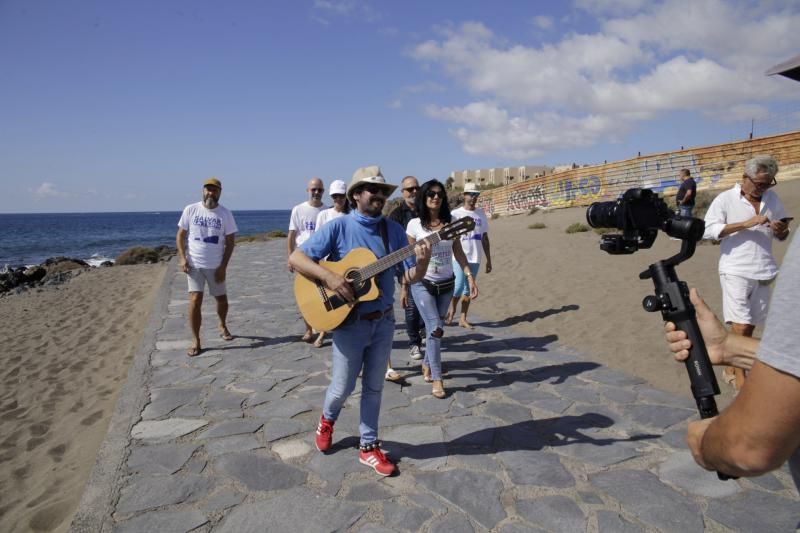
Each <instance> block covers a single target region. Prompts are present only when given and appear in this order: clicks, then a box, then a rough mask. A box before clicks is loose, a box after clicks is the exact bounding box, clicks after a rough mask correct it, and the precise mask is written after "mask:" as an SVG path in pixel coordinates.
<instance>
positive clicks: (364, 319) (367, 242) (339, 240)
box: [289, 166, 431, 476]
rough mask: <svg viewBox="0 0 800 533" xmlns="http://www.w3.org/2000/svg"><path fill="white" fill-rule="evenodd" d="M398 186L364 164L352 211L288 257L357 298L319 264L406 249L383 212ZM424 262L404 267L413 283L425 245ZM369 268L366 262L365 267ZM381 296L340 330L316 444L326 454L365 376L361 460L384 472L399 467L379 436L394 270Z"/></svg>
mask: <svg viewBox="0 0 800 533" xmlns="http://www.w3.org/2000/svg"><path fill="white" fill-rule="evenodd" d="M396 188H397V186H396V185H390V184H388V183H386V179H385V178H384V177H383V175H382V174H381V170H380V168H379V167H377V166H370V167H364V168H359V169H358V170H356V172H355V174H353V179H352V181H351V182H350V186H349V187H348V189H347V198H348V200H349V201H350V205H351V206H352V207H353V210H352V211H350V213H349V214H348V215H346V216H343V217H339V218H337V219H334V220H332V221H330V222H328V223H327V224H325V225H324V226H322V227H321V228H319V231H317V232H316V233H315V234H314V235H313V236H312V237H311V238H310V239H308V240H307V241H306V242H304V243H303V244H302V245H300V246H299V247H298V248H297V249H296V250H295V251H294V253H292V255H291V256H290V257H289V264H290V265H291V266H293V267H294V268H295V269H296V270H297V271H298V272H300V273H301V274H303V275H304V276H306V277H308V278H311V279H317V280H319V281H321V282H322V283H323V284H324V285H325V287H327V288H328V290H331V291H334V292H336V294H337V295H338V296H340V297H341V298H343V299H345V300H347V301H348V302H352V301H354V299H355V297H354V294H353V287H352V286H351V285H350V283H349V282H348V281H347V280H346V279H345V278H344V277H343V276H341V275H339V274H337V273H335V272H333V271H331V270H328V269H327V268H325V267H323V266H322V265H320V264H319V261H320V260H321V259H323V258H325V257H327V258H328V260H329V261H341V260H342V259H343V258H344V257H345V256H346V255H347V253H348V252H350V251H351V250H352V249H354V248H367V249H369V250H370V251H371V252H372V253H374V254H375V256H376V257H378V258H380V257H383V256H385V255H388V254H389V253H391V252H394V251H396V250H400V249H403V248H405V247H406V246H407V245H408V241H407V239H406V236H405V230H404V229H403V228H402V227H401V226H400V225H399V224H397V223H395V222H394V221H393V220H387V219H386V218H385V217H384V216H383V215H382V212H383V206H384V205H385V204H386V199H387V198H388V197H389V196H390V195H391V194H392V192H394V190H395V189H396ZM415 252H416V260H417V266H414V267H411V268H409V269H408V270H406V271H405V273H404V276H405V278H406V279H407V280H409V281H417V280H419V279H422V277H423V276H424V275H425V271H426V269H427V268H428V262H429V261H430V258H431V248H430V246H429V245H428V244H427V243H424V242H423V243H420V244H419V245H418V246H417V247H416V249H415ZM362 266H366V265H362ZM373 282H374V283H376V284H377V285H378V289H380V295H379V296H378V298H377V299H375V300H372V301H369V302H362V303H359V304H357V305H356V306H355V308H354V309H353V311H352V312H351V313H350V315H349V316H348V318H347V319H346V320H345V321H344V322H343V323H342V324H341V325H340V326H339V327H337V328H336V329H335V330H334V331H333V335H332V337H333V358H332V368H331V383H330V385H329V386H328V390H327V392H326V393H325V403H324V406H323V409H322V416H320V419H319V424H318V425H317V431H316V437H315V444H316V446H317V449H318V450H319V451H321V452H323V453H324V452H327V451H328V450H330V449H331V447H332V444H333V425H334V423H335V422H336V419H337V418H338V417H339V413H340V411H341V409H342V407H343V406H344V403H345V402H346V401H347V398H348V396H349V395H350V393H351V392H353V390H354V389H355V386H356V380H357V378H358V374H359V372H361V373H362V376H361V399H360V413H359V416H360V424H359V431H360V433H361V438H360V441H359V457H358V459H359V462H360V463H361V464H364V465H367V466H369V467H370V468H372V469H373V470H375V472H376V473H378V474H379V475H381V476H389V475H391V474H393V473H394V471H395V465H394V464H393V463H392V462H391V461H390V460H389V459H388V458H387V457H386V455H385V454H384V452H383V451H382V450H381V447H380V441H379V440H378V419H379V417H380V409H381V395H382V392H383V384H384V372H385V371H386V365H387V363H388V361H389V353H390V352H391V350H392V339H393V338H394V324H395V320H394V311H393V304H394V269H392V268H389V269H387V270H385V271H383V272H382V273H380V274H378V275H377V276H375V277H374V278H373Z"/></svg>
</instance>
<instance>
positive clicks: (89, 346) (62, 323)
mask: <svg viewBox="0 0 800 533" xmlns="http://www.w3.org/2000/svg"><path fill="white" fill-rule="evenodd" d="M166 268H167V267H166V265H165V264H159V265H135V266H120V267H113V268H103V269H96V270H91V271H87V272H81V274H80V275H78V276H77V277H74V278H73V279H72V280H70V281H69V282H68V283H65V284H63V285H59V286H51V287H45V288H42V289H41V290H37V289H33V290H30V291H27V292H24V293H22V294H18V295H10V296H6V297H5V298H2V299H0V338H2V339H3V350H2V356H0V362H1V363H2V368H3V382H2V383H3V387H2V396H0V435H2V441H0V442H1V444H0V502H2V503H0V530H1V531H29V530H32V531H54V530H55V531H66V530H67V529H68V528H69V523H70V520H71V517H72V515H73V513H74V512H75V509H76V508H77V506H78V502H79V501H80V498H81V494H82V493H83V487H84V485H85V484H86V480H87V479H88V478H89V474H90V472H91V470H92V466H93V465H94V462H95V456H96V454H97V450H98V448H99V447H100V444H101V443H102V442H103V439H104V437H105V435H106V429H107V427H108V423H109V421H110V418H111V414H112V413H113V411H114V405H115V404H116V400H117V395H118V393H119V391H120V388H121V386H122V385H123V384H124V383H125V379H126V376H127V373H128V368H129V367H130V362H131V359H132V357H133V354H134V353H135V351H136V349H137V348H138V347H139V343H140V340H141V337H142V334H143V332H144V327H145V324H146V323H147V318H148V316H149V313H150V309H151V308H152V305H153V299H154V297H155V295H156V294H157V292H158V289H159V287H160V286H161V281H162V279H163V276H164V273H165V272H166Z"/></svg>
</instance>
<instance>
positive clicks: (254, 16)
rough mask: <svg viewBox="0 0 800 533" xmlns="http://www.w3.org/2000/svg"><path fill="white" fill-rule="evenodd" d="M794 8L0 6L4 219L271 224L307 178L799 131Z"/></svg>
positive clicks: (590, 157)
mask: <svg viewBox="0 0 800 533" xmlns="http://www.w3.org/2000/svg"><path fill="white" fill-rule="evenodd" d="M798 27H800V5H799V4H798V3H797V2H791V1H786V2H777V1H763V0H762V1H761V2H723V1H721V0H698V1H686V0H666V1H663V2H645V1H643V0H609V1H600V0H576V1H574V2H563V3H561V2H546V1H519V2H514V1H507V2H503V1H498V2H491V3H490V2H477V1H475V2H471V1H458V2H455V1H454V2H446V1H439V2H415V1H406V2H368V1H364V0H304V1H303V0H297V1H291V2H290V1H285V2H279V1H270V2H266V1H263V2H262V1H231V2H219V1H210V0H187V1H149V0H136V1H133V0H130V1H114V2H109V1H106V0H95V1H92V0H84V1H80V2H62V1H56V0H50V1H48V0H42V1H35V2H31V1H27V0H0V184H2V185H3V190H4V193H5V194H3V195H2V196H0V212H2V213H13V212H61V211H63V212H75V211H78V212H80V211H150V210H158V211H163V210H180V209H182V208H183V206H184V205H185V204H187V203H190V202H193V201H195V200H197V199H199V195H200V186H201V183H202V180H203V179H204V178H205V177H207V176H211V175H215V176H218V177H219V178H220V179H221V180H222V181H223V187H224V189H223V198H222V203H223V204H225V205H227V206H229V207H231V208H233V209H234V210H236V209H288V208H290V207H291V206H292V205H294V204H296V203H298V202H300V201H302V200H304V199H305V197H306V195H305V192H304V189H305V187H306V182H307V181H308V179H309V178H310V177H312V176H319V177H321V178H322V179H323V180H324V181H325V183H326V184H327V183H329V182H330V181H331V180H333V179H345V180H346V181H349V179H350V176H351V175H352V173H353V171H354V170H355V169H356V168H357V167H360V166H365V165H370V164H378V165H381V167H382V168H383V170H384V174H385V175H386V176H387V178H388V179H389V180H390V181H393V182H395V183H396V182H398V181H399V180H400V178H402V176H404V175H407V174H414V175H416V176H418V177H419V178H421V179H427V178H430V177H437V178H440V179H443V178H446V177H447V176H448V175H449V173H450V172H451V171H453V170H458V169H465V168H484V167H495V166H516V165H521V164H534V165H536V164H546V165H559V164H565V163H572V162H577V163H597V162H602V161H603V160H609V161H611V160H617V159H625V158H628V157H632V156H635V155H636V153H637V152H639V151H641V152H642V153H643V154H644V153H652V152H660V151H668V150H673V149H678V148H679V147H680V146H687V147H689V146H697V145H704V144H714V143H719V142H727V141H729V140H733V139H741V138H746V136H747V135H748V134H749V132H750V126H751V119H755V124H756V126H755V133H756V135H759V134H769V133H776V132H779V131H789V130H796V129H800V104H799V103H798V98H800V90H798V88H797V86H796V85H795V83H796V82H792V81H790V80H786V79H784V78H782V77H770V78H768V77H766V76H764V75H763V73H764V71H765V70H766V69H767V68H769V67H771V66H772V65H774V64H776V63H780V62H782V61H784V60H786V59H788V58H790V57H792V56H794V55H796V54H798V53H800V32H798V31H797V28H798Z"/></svg>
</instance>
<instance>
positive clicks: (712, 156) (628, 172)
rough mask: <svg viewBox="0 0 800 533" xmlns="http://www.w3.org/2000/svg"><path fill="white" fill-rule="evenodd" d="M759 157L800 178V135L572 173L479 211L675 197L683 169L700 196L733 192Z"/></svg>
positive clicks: (511, 189) (507, 192)
mask: <svg viewBox="0 0 800 533" xmlns="http://www.w3.org/2000/svg"><path fill="white" fill-rule="evenodd" d="M758 154H769V155H772V156H774V157H775V158H776V159H777V160H778V164H779V165H780V172H778V180H790V179H797V178H800V132H792V133H785V134H782V135H773V136H771V137H760V138H756V139H752V140H746V141H738V142H732V143H727V144H718V145H713V146H704V147H696V148H690V149H687V150H681V151H678V152H666V153H661V154H652V155H646V156H642V157H637V158H634V159H627V160H624V161H615V162H613V163H607V164H602V165H594V166H590V167H582V168H576V169H572V170H566V171H564V172H559V173H556V174H551V175H549V176H544V177H540V178H535V179H530V180H528V181H525V182H522V183H515V184H512V185H506V186H504V187H498V188H496V189H489V190H486V191H483V192H482V193H481V195H480V197H479V199H478V207H482V208H483V209H484V210H485V211H486V212H487V213H489V214H495V213H496V214H499V215H513V214H516V213H522V212H528V211H530V210H531V209H532V208H534V207H545V208H560V207H575V206H584V205H588V204H590V203H592V202H597V201H608V200H614V199H616V198H617V197H618V196H619V195H620V194H622V193H623V192H624V191H626V190H627V189H630V188H631V187H642V188H647V189H653V190H654V191H656V192H658V193H661V194H662V195H663V196H674V195H675V193H677V191H678V186H679V185H680V180H679V179H678V172H679V171H680V170H681V169H682V168H688V169H689V170H690V171H691V173H692V177H694V179H695V181H696V182H697V188H698V190H706V189H721V188H728V187H731V186H732V185H733V184H734V183H736V182H737V181H739V180H740V179H741V177H742V172H743V170H744V162H745V161H746V160H747V159H749V158H750V157H752V156H754V155H758Z"/></svg>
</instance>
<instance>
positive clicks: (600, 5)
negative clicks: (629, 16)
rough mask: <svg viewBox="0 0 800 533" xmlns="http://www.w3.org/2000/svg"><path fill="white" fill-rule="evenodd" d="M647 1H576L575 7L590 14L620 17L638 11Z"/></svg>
mask: <svg viewBox="0 0 800 533" xmlns="http://www.w3.org/2000/svg"><path fill="white" fill-rule="evenodd" d="M645 3H646V0H575V6H576V7H578V8H579V9H583V10H584V11H588V12H590V13H594V14H598V15H605V14H612V15H619V14H624V13H630V12H631V11H636V10H638V9H639V8H641V7H642V6H644V5H645Z"/></svg>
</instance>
